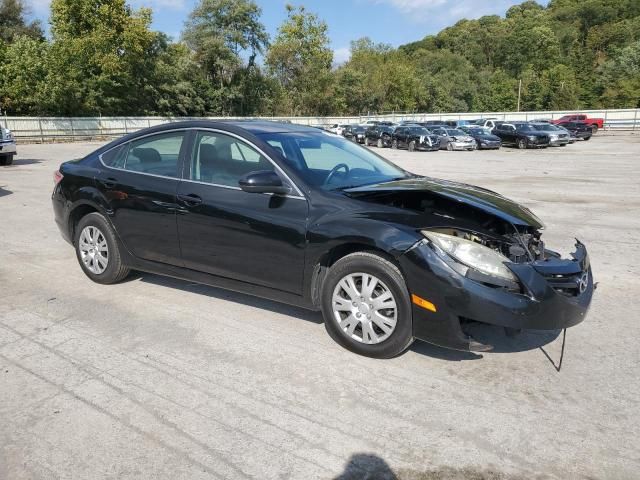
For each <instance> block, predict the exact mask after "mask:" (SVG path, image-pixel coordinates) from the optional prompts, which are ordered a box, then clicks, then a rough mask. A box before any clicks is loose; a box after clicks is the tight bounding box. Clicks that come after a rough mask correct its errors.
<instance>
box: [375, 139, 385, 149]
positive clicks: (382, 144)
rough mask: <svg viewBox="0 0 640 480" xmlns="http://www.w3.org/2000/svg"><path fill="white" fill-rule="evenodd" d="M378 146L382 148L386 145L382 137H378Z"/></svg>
mask: <svg viewBox="0 0 640 480" xmlns="http://www.w3.org/2000/svg"><path fill="white" fill-rule="evenodd" d="M376 146H377V147H378V148H382V147H384V143H382V139H381V138H379V139H378V142H377V143H376Z"/></svg>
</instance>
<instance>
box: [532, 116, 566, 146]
mask: <svg viewBox="0 0 640 480" xmlns="http://www.w3.org/2000/svg"><path fill="white" fill-rule="evenodd" d="M529 123H530V124H531V125H533V126H534V128H535V129H536V130H538V131H539V132H543V133H546V134H547V135H549V146H551V147H566V146H567V145H568V144H569V142H570V140H571V135H570V134H569V132H568V131H567V130H565V129H562V128H560V127H558V126H556V125H553V124H552V123H545V122H529Z"/></svg>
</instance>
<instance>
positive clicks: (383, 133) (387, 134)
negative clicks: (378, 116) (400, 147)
mask: <svg viewBox="0 0 640 480" xmlns="http://www.w3.org/2000/svg"><path fill="white" fill-rule="evenodd" d="M394 129H395V127H392V126H391V125H382V124H378V125H375V126H373V127H369V128H367V130H366V131H365V132H364V144H365V145H366V146H367V147H368V146H369V145H375V146H376V147H378V148H384V147H390V146H391V136H392V135H393V130H394Z"/></svg>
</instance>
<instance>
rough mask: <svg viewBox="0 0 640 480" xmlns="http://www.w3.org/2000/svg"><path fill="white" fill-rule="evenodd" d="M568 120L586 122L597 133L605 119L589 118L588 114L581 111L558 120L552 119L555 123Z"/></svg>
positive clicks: (558, 123)
mask: <svg viewBox="0 0 640 480" xmlns="http://www.w3.org/2000/svg"><path fill="white" fill-rule="evenodd" d="M567 122H584V123H586V124H587V125H591V129H592V130H593V133H596V132H597V131H598V130H599V129H600V128H603V127H604V119H602V118H589V117H588V116H587V115H584V114H582V113H579V114H577V115H565V116H564V117H560V118H558V119H556V120H552V121H551V123H553V124H554V125H562V124H563V123H567Z"/></svg>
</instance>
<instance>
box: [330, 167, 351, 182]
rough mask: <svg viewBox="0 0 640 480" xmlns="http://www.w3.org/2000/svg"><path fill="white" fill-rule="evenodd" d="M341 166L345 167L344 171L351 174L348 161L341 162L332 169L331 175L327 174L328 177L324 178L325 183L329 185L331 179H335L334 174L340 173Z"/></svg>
mask: <svg viewBox="0 0 640 480" xmlns="http://www.w3.org/2000/svg"><path fill="white" fill-rule="evenodd" d="M341 168H344V173H345V174H347V175H349V171H350V169H349V165H347V164H346V163H339V164H338V165H336V166H335V167H333V168H332V169H331V171H330V172H329V175H327V178H325V180H324V184H325V185H329V184H330V183H331V180H333V177H334V175H335V174H336V173H338V170H340V169H341Z"/></svg>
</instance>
